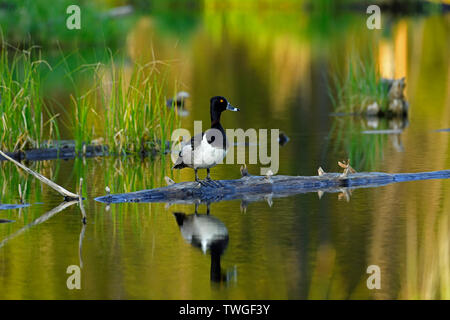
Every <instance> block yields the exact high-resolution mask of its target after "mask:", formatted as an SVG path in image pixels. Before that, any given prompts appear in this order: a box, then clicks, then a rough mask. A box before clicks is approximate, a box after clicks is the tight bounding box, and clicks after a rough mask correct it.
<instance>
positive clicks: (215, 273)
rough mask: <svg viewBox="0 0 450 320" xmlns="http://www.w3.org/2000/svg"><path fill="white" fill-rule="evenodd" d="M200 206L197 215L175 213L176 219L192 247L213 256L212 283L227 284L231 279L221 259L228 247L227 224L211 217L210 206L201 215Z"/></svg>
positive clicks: (182, 233) (196, 206) (196, 209)
mask: <svg viewBox="0 0 450 320" xmlns="http://www.w3.org/2000/svg"><path fill="white" fill-rule="evenodd" d="M197 211H198V204H196V205H195V213H194V214H190V215H186V214H185V213H183V212H174V213H173V214H174V216H175V219H176V221H177V223H178V226H179V228H180V231H181V235H182V236H183V238H184V239H185V240H186V242H188V243H190V244H191V245H192V246H194V247H197V248H200V249H201V250H202V252H203V254H206V253H207V251H208V250H209V254H210V255H211V272H210V274H211V281H212V282H216V283H221V282H225V283H227V282H228V281H229V280H230V278H231V277H229V276H228V274H227V273H226V272H223V271H222V268H221V265H220V258H221V256H222V255H223V254H224V252H225V250H226V248H227V247H228V239H229V237H228V229H227V227H226V226H225V224H224V223H223V222H222V221H220V220H219V219H217V218H216V217H214V216H211V215H210V205H209V204H207V212H206V214H199V213H198V212H197Z"/></svg>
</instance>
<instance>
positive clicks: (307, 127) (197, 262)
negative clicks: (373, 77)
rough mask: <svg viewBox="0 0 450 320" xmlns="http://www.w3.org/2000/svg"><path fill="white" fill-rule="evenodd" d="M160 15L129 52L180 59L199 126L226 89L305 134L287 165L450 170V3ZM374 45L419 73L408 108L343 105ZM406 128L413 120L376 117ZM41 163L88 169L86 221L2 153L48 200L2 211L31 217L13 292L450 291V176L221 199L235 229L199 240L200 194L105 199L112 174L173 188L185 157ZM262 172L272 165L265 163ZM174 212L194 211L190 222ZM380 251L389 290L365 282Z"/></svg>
mask: <svg viewBox="0 0 450 320" xmlns="http://www.w3.org/2000/svg"><path fill="white" fill-rule="evenodd" d="M161 21H163V20H161V19H160V17H158V16H146V17H141V18H139V19H136V23H135V24H134V26H133V28H132V29H130V30H128V31H127V33H128V35H127V41H126V44H124V49H125V50H124V51H126V52H127V57H128V58H129V59H136V56H137V55H139V56H144V59H145V54H147V55H148V57H147V59H151V57H152V54H150V53H149V52H151V48H153V50H154V52H155V53H156V55H157V58H158V59H166V60H168V61H173V62H174V67H173V69H172V71H171V72H172V73H173V74H174V76H173V77H174V78H176V79H177V80H178V83H179V84H180V87H181V89H183V90H186V91H188V92H190V93H191V98H190V100H189V102H188V105H187V109H188V110H189V115H188V116H187V117H184V118H183V120H182V126H183V127H185V128H188V129H192V128H193V121H194V120H203V121H204V123H205V124H209V114H208V110H209V106H208V102H209V98H210V97H211V96H213V95H219V94H220V95H223V96H225V97H227V98H228V99H229V101H230V102H231V103H232V104H235V105H236V106H239V107H240V108H241V112H240V113H239V114H236V113H225V114H224V115H223V117H222V118H223V120H222V122H223V125H224V127H225V128H244V129H248V128H256V129H261V128H267V129H270V128H279V129H280V130H282V131H283V132H285V133H286V134H287V135H288V136H289V138H290V141H289V142H288V143H287V144H286V145H285V146H283V147H281V148H280V166H279V167H280V168H279V172H278V173H279V174H286V175H315V174H316V173H317V168H318V167H319V166H322V168H324V169H325V171H337V170H339V168H338V166H337V161H338V160H343V159H346V158H347V157H351V158H352V165H353V166H354V167H355V168H356V169H357V170H361V171H383V172H420V171H431V170H441V169H450V132H448V131H439V132H437V131H435V130H437V129H445V128H449V127H450V93H449V92H450V90H449V85H450V63H449V57H450V41H449V39H450V28H449V25H450V24H449V16H448V15H447V16H441V15H437V16H428V17H402V18H395V19H390V20H389V21H388V22H387V23H386V25H385V27H384V29H383V30H382V31H370V30H367V29H366V28H365V17H364V16H358V15H357V14H351V15H349V16H345V17H342V18H341V19H338V20H333V21H332V22H330V23H323V21H322V24H320V28H318V27H317V26H315V23H318V22H317V21H314V19H313V18H311V17H308V16H306V15H303V14H297V13H281V12H278V13H271V12H270V13H268V12H263V13H261V14H251V15H250V14H246V13H240V12H225V13H224V12H221V13H217V12H211V13H208V12H207V13H205V14H202V15H194V17H193V18H192V19H189V20H188V22H189V23H188V26H189V28H187V27H186V28H184V29H183V30H179V29H176V30H170V28H167V25H166V24H164V23H163V22H164V21H163V22H161ZM314 30H315V31H314ZM369 47H370V48H371V50H372V52H373V56H374V58H375V59H376V62H377V65H378V67H379V68H380V71H381V73H382V75H383V76H385V77H396V78H397V77H401V76H405V77H406V83H407V87H406V92H405V93H406V97H407V100H408V101H409V104H410V111H411V112H410V115H409V119H408V122H407V123H406V122H404V123H384V122H382V121H380V122H379V123H378V124H377V123H374V122H367V121H366V120H365V119H360V118H354V117H333V116H330V113H331V112H332V111H333V108H332V104H331V101H330V99H329V96H328V91H327V83H328V81H329V80H330V78H331V77H332V76H333V75H332V74H331V73H333V72H338V71H339V70H340V71H343V70H345V65H346V61H347V60H346V57H348V56H349V55H350V53H351V52H352V51H354V50H357V51H360V52H364V50H366V49H367V48H369ZM399 127H400V128H403V131H402V133H401V134H399V135H390V136H387V135H384V136H381V135H366V134H362V133H361V132H362V131H364V130H372V129H374V128H377V129H387V128H399ZM64 138H68V139H69V138H70V137H64ZM28 165H29V166H31V167H32V168H33V169H35V170H38V171H39V172H41V173H42V174H44V175H46V176H48V177H50V178H51V179H52V180H54V181H56V182H57V183H58V184H60V185H62V186H64V187H65V188H67V189H69V190H75V188H76V187H77V185H78V181H79V179H80V177H83V178H84V181H85V182H86V185H85V187H86V188H85V196H86V197H87V200H86V201H85V204H84V206H85V210H86V213H87V219H88V220H87V225H86V226H85V227H83V226H82V224H81V221H80V209H79V207H78V205H77V204H74V205H72V206H69V207H67V208H65V209H64V210H63V211H61V212H59V213H56V214H54V215H53V212H51V210H52V209H53V208H55V207H57V206H58V205H59V204H60V202H61V200H62V199H60V197H59V196H58V195H57V194H55V193H54V192H53V191H52V190H50V189H49V188H47V187H46V186H41V185H40V184H39V183H37V182H36V181H35V180H33V179H32V178H30V177H27V176H25V174H24V173H22V172H18V171H17V169H16V168H15V167H14V166H13V165H12V164H9V163H1V164H0V175H1V185H0V196H1V201H2V203H18V202H19V199H18V191H17V190H18V184H19V183H20V184H21V185H22V187H24V185H25V182H26V183H27V189H26V192H25V199H26V202H27V203H30V204H31V206H30V207H26V208H22V209H20V210H19V209H15V210H2V211H0V219H9V220H14V221H15V222H13V223H0V298H1V299H55V298H62V299H392V298H401V299H412V298H423V299H427V298H446V299H449V298H450V197H449V194H450V181H449V180H429V181H421V182H406V183H399V184H395V185H388V186H384V187H380V188H368V189H358V190H354V191H353V192H351V194H347V196H348V197H346V195H345V192H344V193H343V194H338V193H325V194H324V195H322V197H321V198H320V197H319V195H318V194H317V193H308V194H301V195H297V196H291V197H288V198H275V197H274V198H273V199H272V201H271V200H270V198H268V199H267V201H261V202H253V203H241V201H228V202H220V203H212V204H211V208H210V216H209V217H206V216H199V217H198V218H197V221H196V223H198V224H199V225H201V227H202V228H207V232H206V233H207V234H208V235H210V234H217V235H219V240H217V239H216V241H215V242H214V244H213V245H212V246H211V248H208V247H207V245H206V243H207V241H208V239H203V240H204V241H203V248H202V243H193V244H190V243H189V242H188V241H187V240H186V239H185V237H188V233H189V230H187V228H188V226H189V224H190V223H192V219H193V218H192V216H189V215H191V214H193V213H194V211H195V207H194V205H193V204H192V205H188V204H186V205H178V204H177V205H172V206H168V205H166V204H164V203H154V204H148V203H147V204H145V203H129V204H114V205H111V206H106V205H105V204H103V203H99V202H96V201H95V200H94V198H95V197H98V196H102V195H104V194H105V187H106V186H109V187H110V188H111V192H112V193H121V192H127V191H136V190H141V189H146V188H154V187H159V186H164V185H165V182H164V176H170V177H172V179H174V180H175V181H177V182H178V181H185V180H192V179H193V176H194V175H193V172H191V171H190V170H189V169H185V170H183V171H181V172H178V171H177V172H171V170H170V167H171V161H170V157H169V156H167V157H156V158H155V159H148V158H147V159H145V160H141V159H138V158H133V157H129V158H115V157H107V158H96V159H76V160H67V161H65V160H59V161H43V162H39V163H29V164H28ZM239 167H240V165H221V166H218V167H216V168H214V169H213V170H212V177H213V178H214V179H232V178H238V177H239V176H240V174H239ZM249 171H250V173H253V174H258V172H259V166H258V165H250V166H249ZM202 174H203V173H202ZM347 200H348V201H347ZM49 211H50V213H49V214H48V212H49ZM205 212H206V206H204V205H201V206H200V207H199V213H201V214H204V213H205ZM174 213H177V215H178V217H182V215H181V213H184V214H186V215H188V216H187V217H186V220H185V223H184V224H183V225H184V226H185V227H186V228H185V229H183V228H182V229H180V227H179V226H178V223H177V219H176V217H177V216H176V215H174ZM45 214H47V215H45ZM43 215H45V216H44V218H41V220H36V219H38V218H39V217H41V216H43ZM186 221H187V222H186ZM202 230H204V229H202ZM205 241H206V242H205ZM194 242H195V241H194ZM70 265H78V266H80V265H82V269H81V270H82V272H81V274H82V278H81V290H68V288H67V286H66V280H67V278H68V276H69V275H68V274H67V273H66V269H67V267H68V266H70ZM369 265H378V266H379V267H380V270H381V289H379V290H369V289H368V288H367V286H366V280H367V278H368V276H369V275H368V274H367V272H366V270H367V267H368V266H369Z"/></svg>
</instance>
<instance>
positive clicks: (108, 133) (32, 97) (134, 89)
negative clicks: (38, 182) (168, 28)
mask: <svg viewBox="0 0 450 320" xmlns="http://www.w3.org/2000/svg"><path fill="white" fill-rule="evenodd" d="M0 59H1V61H0V75H1V80H0V81H1V83H0V95H1V102H0V129H1V131H0V138H1V141H0V147H1V148H2V150H5V151H17V150H28V149H32V148H39V147H46V146H47V142H46V141H53V140H59V139H60V135H59V132H60V126H61V125H65V126H66V127H68V130H69V135H70V136H69V137H68V139H73V140H75V146H76V150H77V151H78V152H82V151H83V146H84V145H86V144H91V143H97V144H101V145H105V146H107V147H108V148H109V150H110V151H112V152H113V153H115V154H124V153H142V152H148V151H151V152H154V151H155V150H157V151H158V150H159V151H161V152H165V147H166V141H168V140H170V135H171V133H172V131H173V129H175V126H177V125H179V118H178V114H177V110H176V109H175V110H174V109H172V108H167V106H166V97H169V96H172V95H173V94H174V93H172V94H171V93H169V92H168V89H167V88H168V87H169V85H168V80H167V77H166V76H165V73H164V72H163V71H161V70H158V68H157V65H156V63H149V64H146V65H138V64H136V63H117V62H115V61H114V59H113V58H112V57H111V59H110V61H109V62H108V63H107V64H102V63H97V64H95V65H85V66H79V67H77V69H75V70H73V68H72V69H71V68H69V67H68V64H66V66H67V70H66V73H67V77H69V78H70V81H71V82H72V84H73V90H72V95H71V96H70V101H71V105H70V106H60V108H63V109H64V108H67V109H69V110H70V111H69V113H70V118H71V123H69V124H67V123H65V124H62V123H59V122H60V121H59V119H58V113H57V112H51V111H50V110H49V109H48V108H47V107H46V105H45V103H44V99H43V98H44V97H43V95H42V92H41V91H42V90H41V87H42V84H43V80H42V75H43V73H44V69H45V72H50V73H51V72H52V68H51V66H50V65H49V64H48V63H47V62H46V61H45V60H43V59H42V57H41V55H40V53H39V51H38V50H37V49H31V50H17V49H14V50H11V48H10V47H9V46H8V45H7V44H3V47H2V51H1V56H0ZM61 63H65V58H62V60H61ZM43 68H44V69H43ZM77 72H80V73H83V79H84V80H86V79H89V81H88V82H84V83H82V82H80V81H78V78H77V76H76V73H77ZM47 74H48V73H47ZM63 109H61V110H60V111H61V112H63V111H64V110H63Z"/></svg>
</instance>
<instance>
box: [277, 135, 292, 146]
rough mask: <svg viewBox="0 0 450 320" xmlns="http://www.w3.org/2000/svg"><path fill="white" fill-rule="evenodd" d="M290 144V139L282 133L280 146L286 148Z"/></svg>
mask: <svg viewBox="0 0 450 320" xmlns="http://www.w3.org/2000/svg"><path fill="white" fill-rule="evenodd" d="M288 142H289V137H288V136H287V135H286V134H285V133H284V132H283V131H280V135H279V136H278V143H279V144H280V146H284V145H285V144H286V143H288Z"/></svg>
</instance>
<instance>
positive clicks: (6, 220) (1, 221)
mask: <svg viewBox="0 0 450 320" xmlns="http://www.w3.org/2000/svg"><path fill="white" fill-rule="evenodd" d="M11 222H16V221H14V220H8V219H0V223H11Z"/></svg>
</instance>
